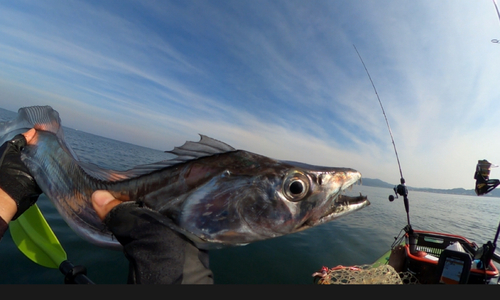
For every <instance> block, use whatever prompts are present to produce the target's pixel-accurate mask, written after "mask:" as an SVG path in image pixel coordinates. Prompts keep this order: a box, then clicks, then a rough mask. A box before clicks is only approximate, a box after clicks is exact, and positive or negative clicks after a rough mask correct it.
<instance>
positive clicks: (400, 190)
mask: <svg viewBox="0 0 500 300" xmlns="http://www.w3.org/2000/svg"><path fill="white" fill-rule="evenodd" d="M352 46H353V47H354V50H356V53H357V54H358V57H359V60H361V63H362V64H363V67H364V68H365V71H366V74H367V75H368V79H370V82H371V84H372V87H373V90H374V91H375V95H376V96H377V99H378V103H379V104H380V108H381V109H382V113H383V114H384V118H385V123H386V124H387V129H388V130H389V135H390V136H391V140H392V145H393V146H394V153H395V154H396V160H397V161H398V167H399V174H400V175H401V179H400V184H399V185H397V186H395V187H394V193H395V194H396V199H397V198H398V194H399V195H401V196H403V200H404V204H405V210H406V218H407V221H408V231H409V232H411V231H412V229H411V224H410V204H409V200H408V189H407V188H406V185H405V179H404V177H403V171H402V169H401V163H400V162H399V155H398V150H397V149H396V143H395V142H394V137H393V135H392V130H391V126H390V125H389V121H388V120H387V115H386V114H385V110H384V106H383V105H382V101H381V100H380V97H379V95H378V92H377V88H376V87H375V84H374V83H373V80H372V77H371V76H370V73H369V72H368V69H367V68H366V65H365V62H364V61H363V58H361V55H360V54H359V51H358V49H357V48H356V46H355V45H354V44H353V45H352ZM394 199H395V198H394V196H393V195H390V196H389V201H391V202H392V201H394Z"/></svg>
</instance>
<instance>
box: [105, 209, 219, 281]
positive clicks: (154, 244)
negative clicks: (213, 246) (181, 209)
mask: <svg viewBox="0 0 500 300" xmlns="http://www.w3.org/2000/svg"><path fill="white" fill-rule="evenodd" d="M161 218H162V216H161V215H160V214H159V213H157V212H155V211H152V210H150V209H148V208H144V207H140V205H139V204H138V203H136V202H124V203H122V204H119V205H117V206H116V207H114V208H113V209H112V210H111V211H110V212H109V214H108V215H107V216H106V219H105V220H104V222H105V223H106V225H107V226H108V228H109V229H110V230H111V232H113V234H114V235H115V237H116V238H117V240H118V241H119V242H120V244H122V245H123V250H124V252H125V256H126V257H127V259H128V260H129V274H128V283H140V284H179V283H184V284H194V283H201V284H211V283H213V274H212V271H210V269H209V267H208V252H207V251H203V250H199V249H198V248H196V247H195V246H194V245H193V244H192V243H191V242H190V241H189V240H187V239H186V238H185V237H184V236H183V235H181V234H179V233H177V232H175V231H173V230H172V229H170V228H169V227H168V226H166V225H165V224H163V223H161V222H160V221H159V219H161Z"/></svg>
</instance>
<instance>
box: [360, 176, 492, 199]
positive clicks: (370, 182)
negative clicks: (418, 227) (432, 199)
mask: <svg viewBox="0 0 500 300" xmlns="http://www.w3.org/2000/svg"><path fill="white" fill-rule="evenodd" d="M362 185H366V186H373V187H382V188H389V189H393V188H394V186H396V185H397V184H390V183H387V182H385V181H382V180H380V179H372V178H363V179H362ZM408 190H409V191H419V192H429V193H438V194H453V195H468V196H476V192H475V191H474V189H470V190H466V189H463V188H454V189H431V188H415V187H411V186H408ZM484 196H485V197H500V190H493V191H491V192H490V193H488V194H487V195H484ZM481 197H483V196H481Z"/></svg>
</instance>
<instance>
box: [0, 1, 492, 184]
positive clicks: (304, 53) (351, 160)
mask: <svg viewBox="0 0 500 300" xmlns="http://www.w3.org/2000/svg"><path fill="white" fill-rule="evenodd" d="M493 39H500V20H499V17H498V15H497V13H496V10H495V6H494V4H493V1H492V0H474V1H473V0H439V1H435V0H414V1H400V0H374V1H370V0H345V1H341V0H336V1H333V0H330V1H329V0H308V1H303V0H270V1H263V0H252V1H240V0H226V1H222V0H221V1H204V0H188V1H186V0H179V1H169V0H161V1H147V0H144V1H127V0H122V1H105V0H104V1H73V0H61V1H56V0H54V1H44V0H40V1H23V0H15V1H8V0H6V1H0V107H1V108H4V109H8V110H12V111H17V110H18V109H19V108H20V107H24V106H31V105H50V106H52V107H53V108H54V109H56V110H57V111H58V112H59V114H60V117H61V120H62V124H63V125H64V126H67V127H71V128H75V129H79V130H83V131H86V132H90V133H93V134H98V135H101V136H105V137H108V138H113V139H116V140H120V141H125V142H129V143H133V144H137V145H141V146H146V147H150V148H154V149H159V150H171V149H173V147H175V146H180V145H182V144H183V143H184V142H185V141H187V140H189V141H198V140H199V135H198V134H204V135H207V136H210V137H212V138H215V139H218V140H221V141H224V142H226V143H228V144H230V145H231V146H233V147H235V148H237V149H243V150H247V151H251V152H255V153H259V154H262V155H266V156H269V157H272V158H275V159H284V160H294V161H299V162H303V163H308V164H313V165H322V166H333V167H350V168H354V169H356V170H358V171H360V172H361V173H362V175H363V177H366V178H378V179H381V180H383V181H386V182H389V183H393V184H394V185H396V184H398V183H399V179H400V177H401V175H400V171H399V167H398V162H397V159H396V155H395V151H394V147H393V143H392V140H391V135H390V133H389V128H388V126H387V124H386V120H385V117H384V114H383V112H382V109H381V105H380V103H379V101H378V99H377V95H376V94H375V92H374V89H373V87H372V85H371V83H370V80H369V77H368V76H367V74H366V71H365V69H364V67H363V64H362V63H361V60H360V59H359V57H358V55H357V53H356V50H355V48H354V46H355V47H356V49H357V50H358V51H359V53H360V55H361V57H362V58H363V61H364V63H365V65H366V67H367V69H368V71H369V73H370V76H371V78H372V80H373V82H374V84H375V87H376V90H377V92H378V95H379V97H380V100H381V103H382V105H383V108H384V110H385V115H386V116H387V121H388V123H389V125H390V130H391V132H392V135H393V137H394V142H395V145H396V149H397V153H398V155H399V161H400V163H401V170H402V172H403V177H404V178H405V180H406V184H407V185H408V186H412V187H427V188H444V189H450V188H466V189H473V188H474V183H475V182H474V179H473V175H474V171H475V167H476V164H477V161H478V160H480V159H487V160H489V161H490V162H492V163H495V164H500V143H499V141H498V139H497V137H498V136H499V135H500V84H499V83H500V44H499V43H493V42H492V40H493ZM353 45H354V46H353ZM490 177H491V178H500V168H494V169H492V171H491V175H490Z"/></svg>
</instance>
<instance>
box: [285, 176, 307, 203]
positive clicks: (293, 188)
mask: <svg viewBox="0 0 500 300" xmlns="http://www.w3.org/2000/svg"><path fill="white" fill-rule="evenodd" d="M283 191H284V194H285V196H286V198H287V199H288V200H290V201H300V200H302V199H303V198H304V197H305V195H307V192H308V191H309V180H308V178H307V176H305V175H304V174H302V173H300V172H296V171H295V172H292V173H291V174H289V175H288V176H287V177H286V179H285V182H284V184H283Z"/></svg>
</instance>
